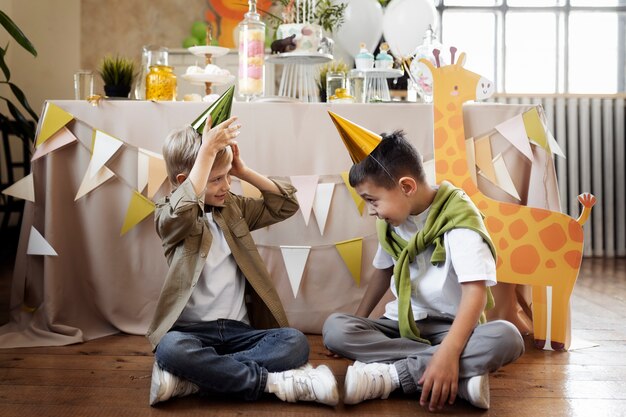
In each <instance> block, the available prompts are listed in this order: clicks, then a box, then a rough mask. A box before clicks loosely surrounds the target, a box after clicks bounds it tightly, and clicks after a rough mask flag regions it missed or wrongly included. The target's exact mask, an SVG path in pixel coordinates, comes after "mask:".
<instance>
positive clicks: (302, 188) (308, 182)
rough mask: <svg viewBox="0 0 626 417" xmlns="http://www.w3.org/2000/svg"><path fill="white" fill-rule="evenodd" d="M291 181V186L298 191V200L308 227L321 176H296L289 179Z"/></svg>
mask: <svg viewBox="0 0 626 417" xmlns="http://www.w3.org/2000/svg"><path fill="white" fill-rule="evenodd" d="M289 179H291V184H293V186H294V187H296V189H297V190H298V191H296V198H297V199H298V204H300V211H301V212H302V215H303V216H304V224H306V225H307V226H308V225H309V219H310V218H311V208H312V207H313V200H314V199H315V191H316V190H317V182H318V181H319V175H294V176H291V177H289Z"/></svg>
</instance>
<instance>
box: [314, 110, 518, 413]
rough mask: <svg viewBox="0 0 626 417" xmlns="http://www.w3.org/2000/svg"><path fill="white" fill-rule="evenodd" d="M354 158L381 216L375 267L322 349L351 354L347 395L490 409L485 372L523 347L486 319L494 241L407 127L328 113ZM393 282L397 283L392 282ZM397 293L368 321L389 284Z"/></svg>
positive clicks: (511, 329) (326, 331)
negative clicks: (458, 402)
mask: <svg viewBox="0 0 626 417" xmlns="http://www.w3.org/2000/svg"><path fill="white" fill-rule="evenodd" d="M331 116H332V117H333V121H334V122H335V124H336V126H337V128H338V130H339V132H340V134H341V136H342V138H343V140H344V142H345V144H346V146H347V147H348V150H349V151H350V154H351V156H352V159H353V161H354V163H355V165H353V166H352V168H351V170H350V176H349V179H350V185H351V186H353V187H354V188H355V189H356V191H357V192H358V194H359V195H360V196H361V197H362V198H363V199H364V200H365V202H366V203H367V206H368V211H369V214H370V215H374V216H377V217H378V220H377V222H376V223H377V224H376V228H377V233H378V238H379V247H378V251H377V253H376V255H375V257H374V261H373V265H374V267H376V268H377V270H376V272H375V273H374V275H373V276H372V277H371V279H370V282H369V285H368V287H367V290H366V292H365V294H364V296H363V299H362V300H361V303H360V305H359V307H358V309H357V311H356V314H355V315H349V314H338V313H335V314H332V315H331V316H329V318H328V319H327V320H326V322H325V323H324V328H323V336H324V343H325V345H326V347H327V348H328V349H329V350H331V351H332V352H334V353H336V354H340V355H343V356H345V357H347V358H351V359H355V360H356V362H355V363H354V364H353V365H352V366H350V367H349V368H348V371H347V374H346V379H345V384H344V386H345V394H344V403H346V404H357V403H359V402H361V401H364V400H368V399H373V398H383V399H384V398H387V397H388V396H389V394H390V393H391V392H392V391H394V390H396V389H398V388H401V389H402V390H403V391H404V392H405V393H414V392H420V391H421V394H420V404H421V405H422V406H427V407H428V409H429V410H430V411H436V410H440V409H442V408H443V406H444V404H445V403H449V404H452V403H453V402H454V401H455V398H456V397H457V396H459V397H461V398H464V399H466V400H468V401H469V402H470V403H471V404H473V405H474V406H476V407H480V408H489V375H488V374H489V372H493V371H495V370H497V369H498V368H500V367H502V366H503V365H505V364H507V363H510V362H512V361H514V360H515V359H517V358H518V357H519V356H520V355H521V354H522V353H523V352H524V343H523V339H522V337H521V335H520V334H519V332H518V330H517V329H516V328H515V326H513V325H512V324H511V323H509V322H506V321H502V320H499V321H494V322H489V323H484V324H479V322H481V317H484V316H483V311H484V310H485V307H486V306H487V304H488V300H489V301H490V302H492V299H490V298H489V297H488V296H489V295H490V292H489V291H488V287H489V286H492V285H495V284H496V272H495V271H496V268H495V249H494V247H493V244H492V242H491V239H490V237H489V235H488V233H487V231H486V229H485V227H484V224H483V221H482V216H481V214H480V212H479V211H478V210H477V208H476V207H475V206H474V204H473V203H472V202H471V200H470V199H469V198H468V197H467V195H465V193H464V192H463V190H461V189H459V188H456V187H454V186H453V185H452V184H450V183H447V182H443V183H442V184H441V185H440V186H439V187H431V186H430V185H429V184H428V183H427V182H426V179H425V175H424V170H423V167H422V162H421V158H420V155H419V154H418V152H417V151H416V150H415V148H414V147H413V146H412V145H411V144H410V143H409V142H407V140H406V139H405V138H404V135H403V133H402V132H400V131H397V132H394V133H393V134H391V135H388V136H384V137H383V138H382V140H380V137H379V139H378V143H377V142H376V140H375V139H374V140H372V138H373V137H374V136H372V135H375V134H373V133H372V132H369V131H367V130H366V129H363V128H361V127H360V126H358V125H355V124H353V123H352V122H349V121H348V120H346V119H343V118H341V117H339V116H337V115H334V114H332V113H331ZM390 283H391V285H390ZM389 286H391V291H392V293H393V295H394V296H395V299H394V300H392V301H391V302H389V303H388V304H387V305H386V309H385V314H384V316H383V317H382V318H380V319H369V318H368V317H369V315H370V313H371V312H372V310H373V309H374V307H375V306H376V305H377V304H378V302H379V301H380V299H381V298H382V296H383V295H384V294H385V292H386V291H387V289H388V288H389Z"/></svg>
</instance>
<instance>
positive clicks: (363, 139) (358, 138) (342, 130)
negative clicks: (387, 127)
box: [328, 111, 382, 164]
mask: <svg viewBox="0 0 626 417" xmlns="http://www.w3.org/2000/svg"><path fill="white" fill-rule="evenodd" d="M328 114H329V115H330V118H331V119H332V120H333V123H334V124H335V127H336V128H337V131H339V136H341V139H343V143H344V145H346V149H348V153H349V154H350V158H352V162H354V163H355V164H358V163H359V162H361V161H362V160H364V159H365V158H367V157H368V156H369V154H370V153H371V152H372V151H373V150H374V149H375V148H376V147H377V146H378V144H379V143H380V141H381V140H382V138H381V136H380V135H377V134H376V133H374V132H372V131H370V130H367V129H366V128H364V127H361V126H359V125H357V124H355V123H352V122H351V121H349V120H347V119H344V118H343V117H341V116H339V115H337V114H336V113H333V112H331V111H329V112H328Z"/></svg>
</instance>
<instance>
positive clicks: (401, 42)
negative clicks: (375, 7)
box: [383, 0, 437, 57]
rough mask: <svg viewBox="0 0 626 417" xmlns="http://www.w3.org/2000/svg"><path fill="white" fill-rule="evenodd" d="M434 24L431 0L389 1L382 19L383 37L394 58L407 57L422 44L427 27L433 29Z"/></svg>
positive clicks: (434, 12)
mask: <svg viewBox="0 0 626 417" xmlns="http://www.w3.org/2000/svg"><path fill="white" fill-rule="evenodd" d="M436 22H437V10H436V9H435V6H434V4H433V1H432V0H391V2H390V3H389V5H388V6H387V8H386V9H385V15H384V17H383V35H384V36H385V41H386V42H387V43H388V44H389V49H391V52H392V53H393V54H394V55H395V56H400V57H407V56H409V55H412V54H413V52H414V51H415V49H416V48H417V47H418V46H419V45H421V44H422V42H423V39H424V33H425V32H426V29H428V25H431V26H432V27H433V29H435V24H436Z"/></svg>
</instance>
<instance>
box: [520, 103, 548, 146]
mask: <svg viewBox="0 0 626 417" xmlns="http://www.w3.org/2000/svg"><path fill="white" fill-rule="evenodd" d="M522 119H523V120H524V128H525V130H526V135H527V137H528V139H529V140H532V141H533V142H535V143H537V144H538V145H539V146H541V147H542V148H543V149H545V150H546V151H548V152H549V151H550V147H549V146H548V138H547V136H546V129H545V128H544V127H543V123H541V119H540V118H539V112H538V111H537V108H536V107H533V108H532V109H530V110H528V111H526V112H524V113H522Z"/></svg>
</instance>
